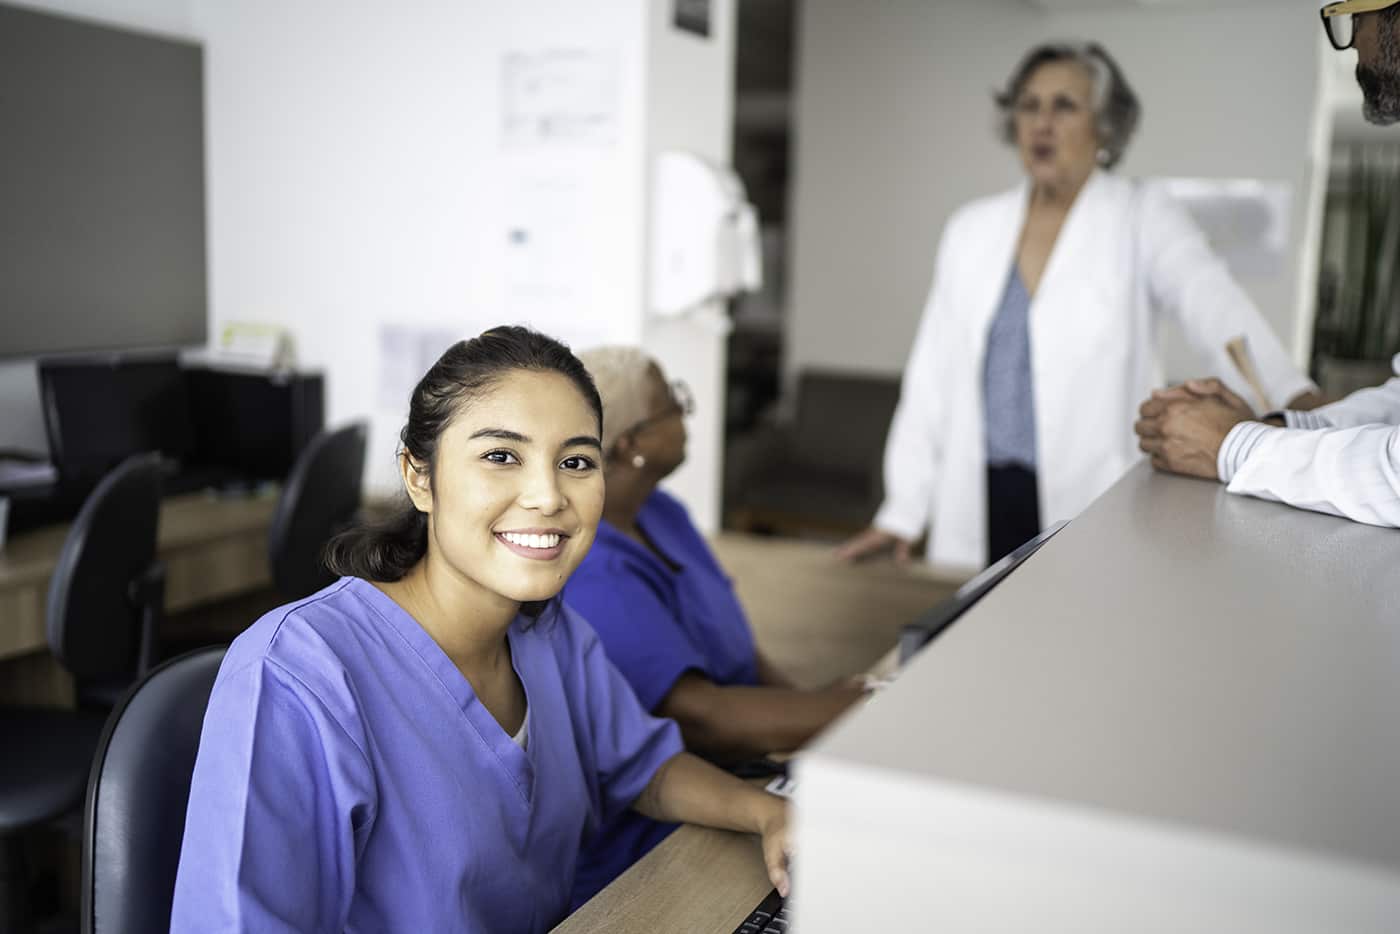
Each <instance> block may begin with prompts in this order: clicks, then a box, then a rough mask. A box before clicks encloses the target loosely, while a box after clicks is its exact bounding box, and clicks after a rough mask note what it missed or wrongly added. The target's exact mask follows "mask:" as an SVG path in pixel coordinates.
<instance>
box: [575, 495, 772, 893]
mask: <svg viewBox="0 0 1400 934" xmlns="http://www.w3.org/2000/svg"><path fill="white" fill-rule="evenodd" d="M637 524H638V525H639V526H641V528H642V531H643V532H644V533H646V535H647V537H648V538H650V539H651V540H652V542H654V543H655V544H656V547H657V548H659V549H661V551H662V553H664V554H665V555H666V556H667V557H668V558H670V559H671V560H672V561H673V562H675V563H676V564H679V565H680V569H679V570H675V571H673V570H671V568H669V567H667V565H666V563H665V562H663V561H662V560H661V559H660V558H658V557H657V556H656V555H655V554H654V553H653V552H652V551H651V549H649V548H646V547H644V546H643V545H641V544H639V543H637V542H635V541H633V540H632V539H630V538H628V537H627V536H626V535H624V534H623V533H622V532H620V531H619V530H618V529H617V528H615V527H614V526H612V525H609V524H608V523H607V522H606V521H604V522H600V523H599V524H598V537H597V539H596V540H595V541H594V543H593V548H592V550H590V551H589V553H588V557H586V558H584V559H583V563H582V564H580V565H579V568H578V570H576V571H575V572H574V573H573V576H572V577H570V578H569V582H568V583H567V584H566V585H565V587H564V599H565V600H566V601H567V602H568V604H569V606H571V607H572V608H573V609H575V610H577V611H578V612H579V613H581V614H582V615H583V616H584V617H585V618H586V619H587V620H588V621H589V622H590V623H592V625H593V627H594V628H595V629H596V630H597V632H598V638H599V639H601V640H602V642H603V646H604V647H605V648H606V649H607V652H608V657H609V658H610V659H612V662H613V664H614V665H616V666H617V668H618V670H619V671H621V672H622V675H623V677H625V678H626V679H627V681H628V683H629V684H631V685H632V688H633V690H635V691H636V692H637V698H638V699H639V700H640V701H641V702H642V706H644V707H645V708H646V709H647V710H651V711H655V710H656V708H657V706H658V705H659V704H660V703H661V701H662V700H664V699H665V697H666V695H667V694H668V693H670V691H671V688H672V687H673V686H674V685H675V683H676V680H677V679H678V678H680V676H681V675H683V674H685V673H686V672H687V671H696V672H699V673H700V674H702V675H704V676H705V677H706V678H708V679H709V680H711V681H713V682H715V683H716V684H723V685H735V684H743V685H753V684H757V683H758V655H757V650H756V649H755V648H754V641H753V633H752V632H751V631H750V630H749V622H748V618H747V617H746V616H745V615H744V608H743V607H742V606H741V605H740V604H739V598H738V597H737V596H736V595H735V593H734V587H733V585H732V584H731V583H730V580H729V577H728V576H727V575H726V574H725V573H724V570H723V569H722V568H721V567H720V565H719V562H718V561H716V560H715V556H714V553H713V552H711V551H710V547H709V546H708V545H707V544H706V543H705V539H704V538H703V537H702V536H701V535H700V531H699V530H698V529H697V528H696V527H695V524H694V523H693V522H691V521H690V515H689V514H688V513H687V512H686V510H685V507H684V506H682V505H681V504H680V502H678V501H677V500H676V499H675V498H674V497H671V496H669V495H667V494H666V493H663V492H661V491H660V490H655V491H653V492H652V494H651V496H649V497H648V498H647V500H646V502H645V503H643V504H642V509H641V511H640V512H639V513H638V515H637ZM674 829H675V825H674V824H659V823H657V822H655V821H652V820H649V819H647V818H645V817H643V816H642V815H640V814H637V813H635V812H626V813H621V814H619V815H618V817H617V819H616V820H613V821H610V822H608V823H607V824H606V825H605V826H604V827H603V828H602V829H601V830H600V831H599V833H598V834H597V835H596V836H595V837H594V838H592V839H591V840H589V841H588V843H587V845H586V846H585V847H584V851H583V853H582V855H581V856H580V857H579V867H578V879H577V881H576V883H575V886H574V895H573V903H574V904H575V905H580V904H582V903H583V902H584V901H587V900H588V898H590V897H591V896H592V895H593V894H594V893H596V892H597V891H598V890H600V889H602V888H603V887H604V886H605V885H607V884H608V883H609V882H611V881H612V880H613V879H614V878H616V877H617V876H618V875H619V874H620V873H621V872H622V871H623V870H624V869H626V868H627V867H628V866H630V865H632V863H634V862H636V861H637V860H638V859H640V858H641V857H642V856H643V855H645V854H646V852H647V851H648V850H650V849H651V848H652V847H654V846H656V844H657V843H659V842H660V841H661V840H662V839H664V838H665V837H666V835H667V834H669V833H670V832H671V831H672V830H674Z"/></svg>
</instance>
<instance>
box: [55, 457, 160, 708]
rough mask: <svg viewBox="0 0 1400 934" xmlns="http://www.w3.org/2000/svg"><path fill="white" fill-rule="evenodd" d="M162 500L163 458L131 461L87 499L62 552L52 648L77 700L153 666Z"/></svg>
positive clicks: (56, 570)
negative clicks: (94, 686) (90, 687)
mask: <svg viewBox="0 0 1400 934" xmlns="http://www.w3.org/2000/svg"><path fill="white" fill-rule="evenodd" d="M160 494H161V473H160V458H159V456H158V455H156V454H138V455H136V456H134V457H130V458H127V459H126V460H125V461H123V462H122V463H121V464H119V465H118V466H117V467H116V468H114V469H113V470H112V471H111V472H110V473H108V474H107V475H106V476H105V477H103V478H102V480H101V482H99V483H98V484H97V488H96V489H94V490H93V491H92V493H91V494H89V495H88V498H87V500H86V501H85V502H84V503H83V508H82V509H81V510H80V511H79V512H78V517H77V518H76V519H74V520H73V525H72V526H71V527H70V529H69V532H68V537H67V539H66V540H65V541H64V543H63V549H62V550H61V551H60V552H59V555H58V564H57V566H56V567H55V568H54V572H53V577H52V578H51V579H50V581H49V593H48V606H47V610H46V616H47V619H46V627H47V630H48V631H47V635H48V643H49V650H50V651H51V652H53V654H54V656H55V657H56V658H57V659H58V660H59V662H60V663H62V665H63V666H64V667H65V668H67V669H68V671H69V673H71V674H72V675H73V679H74V681H75V682H76V684H77V687H78V693H79V697H80V699H81V698H82V696H83V693H84V687H85V684H87V683H101V682H103V681H106V682H111V681H113V680H117V681H118V682H119V683H121V682H122V681H123V680H124V681H125V682H126V683H129V681H130V680H131V679H134V678H135V677H137V676H138V675H140V674H141V673H142V672H144V671H145V669H146V668H148V667H149V666H150V662H151V660H152V658H153V653H154V651H155V645H154V642H155V630H156V627H157V626H158V624H159V619H160V615H161V612H162V610H163V604H164V601H165V592H164V591H165V588H164V569H163V567H162V566H161V565H160V564H159V562H157V561H156V525H157V523H158V520H159V517H160ZM122 686H123V687H124V686H125V684H124V683H123V684H122Z"/></svg>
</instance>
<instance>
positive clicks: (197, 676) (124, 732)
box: [82, 646, 225, 934]
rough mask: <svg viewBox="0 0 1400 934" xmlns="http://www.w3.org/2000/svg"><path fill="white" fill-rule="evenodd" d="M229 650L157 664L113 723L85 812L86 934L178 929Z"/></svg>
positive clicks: (193, 654)
mask: <svg viewBox="0 0 1400 934" xmlns="http://www.w3.org/2000/svg"><path fill="white" fill-rule="evenodd" d="M224 651H225V650H224V648H223V647H222V646H220V647H215V648H207V649H199V650H197V651H194V652H190V653H188V654H186V655H181V656H180V657H179V658H175V659H171V660H170V661H168V662H166V663H165V664H163V665H160V666H159V667H157V668H153V669H152V670H151V671H150V673H149V674H147V675H146V677H145V678H144V679H143V680H142V681H140V682H139V683H138V684H137V685H136V686H135V687H134V688H133V689H132V690H131V691H130V692H129V693H128V694H127V695H126V697H125V698H124V699H123V700H122V702H121V703H120V704H119V705H118V706H117V707H116V709H115V710H113V711H112V715H111V717H110V718H109V719H108V720H107V726H106V728H105V729H104V730H103V732H102V739H101V740H100V741H99V742H98V745H97V754H96V756H94V758H93V764H92V774H91V776H90V777H89V779H88V790H87V803H86V808H85V811H84V817H83V893H82V901H83V908H82V911H83V917H82V930H83V934H150V932H155V931H168V930H170V906H171V901H172V899H173V898H174V894H175V873H176V871H177V870H178V869H179V867H180V844H181V842H182V841H183V839H184V833H185V808H186V806H187V805H188V803H189V798H190V777H191V775H192V774H193V772H194V760H195V755H196V754H197V753H198V751H199V735H200V731H201V730H202V729H203V726H204V711H205V708H206V707H207V706H208V704H209V692H210V691H211V690H212V689H213V687H214V677H215V675H217V674H218V671H219V663H220V662H222V661H223V658H224Z"/></svg>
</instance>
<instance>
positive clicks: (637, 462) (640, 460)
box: [632, 454, 647, 470]
mask: <svg viewBox="0 0 1400 934" xmlns="http://www.w3.org/2000/svg"><path fill="white" fill-rule="evenodd" d="M646 465H647V459H646V458H645V457H643V456H642V455H640V454H633V455H632V466H633V467H636V468H637V469H638V470H641V469H642V468H643V467H645V466H646Z"/></svg>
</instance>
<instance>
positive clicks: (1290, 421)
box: [1270, 409, 1332, 431]
mask: <svg viewBox="0 0 1400 934" xmlns="http://www.w3.org/2000/svg"><path fill="white" fill-rule="evenodd" d="M1270 414H1274V415H1282V416H1283V423H1284V424H1285V425H1287V426H1288V427H1289V428H1306V429H1308V430H1309V431H1316V430H1317V429H1319V428H1331V427H1332V423H1331V422H1330V421H1328V420H1327V419H1326V418H1324V417H1323V416H1321V415H1318V414H1317V413H1316V412H1295V411H1294V410H1293V409H1284V410H1283V411H1282V412H1274V413H1270Z"/></svg>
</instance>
